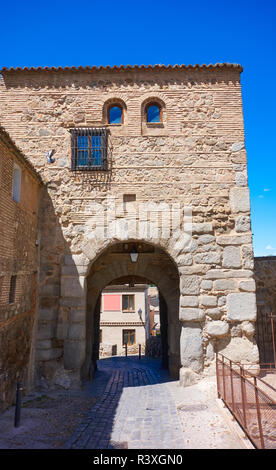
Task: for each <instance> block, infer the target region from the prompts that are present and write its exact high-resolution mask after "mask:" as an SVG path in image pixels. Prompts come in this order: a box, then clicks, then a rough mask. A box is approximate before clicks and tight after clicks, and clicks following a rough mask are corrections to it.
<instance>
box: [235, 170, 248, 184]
mask: <svg viewBox="0 0 276 470" xmlns="http://www.w3.org/2000/svg"><path fill="white" fill-rule="evenodd" d="M235 182H236V185H237V186H240V187H244V186H247V173H246V171H237V172H236V175H235Z"/></svg>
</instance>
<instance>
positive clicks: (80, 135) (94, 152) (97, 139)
mask: <svg viewBox="0 0 276 470" xmlns="http://www.w3.org/2000/svg"><path fill="white" fill-rule="evenodd" d="M107 132H108V131H107V129H106V128H75V129H71V148H72V162H71V169H72V170H80V171H90V170H106V169H107V147H108V138H107V137H108V134H107Z"/></svg>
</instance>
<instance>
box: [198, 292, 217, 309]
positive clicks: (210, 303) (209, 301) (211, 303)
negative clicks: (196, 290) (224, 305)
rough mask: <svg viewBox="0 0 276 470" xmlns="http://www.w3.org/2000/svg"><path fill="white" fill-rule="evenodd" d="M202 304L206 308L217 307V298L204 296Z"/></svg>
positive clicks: (201, 300) (201, 299)
mask: <svg viewBox="0 0 276 470" xmlns="http://www.w3.org/2000/svg"><path fill="white" fill-rule="evenodd" d="M200 303H201V305H203V306H204V307H216V305H217V298H216V296H214V295H202V296H201V297H200Z"/></svg>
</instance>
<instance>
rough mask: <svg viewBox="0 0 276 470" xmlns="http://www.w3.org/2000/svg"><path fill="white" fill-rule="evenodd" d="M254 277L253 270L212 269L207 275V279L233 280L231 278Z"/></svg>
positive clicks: (205, 276)
mask: <svg viewBox="0 0 276 470" xmlns="http://www.w3.org/2000/svg"><path fill="white" fill-rule="evenodd" d="M252 276H253V272H252V271H251V270H246V269H236V270H230V269H229V270H226V269H210V270H209V271H208V272H207V273H206V274H205V275H204V278H205V279H231V278H234V279H235V278H249V277H252Z"/></svg>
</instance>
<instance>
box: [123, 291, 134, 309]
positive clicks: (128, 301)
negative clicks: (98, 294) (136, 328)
mask: <svg viewBox="0 0 276 470" xmlns="http://www.w3.org/2000/svg"><path fill="white" fill-rule="evenodd" d="M122 310H123V311H126V312H134V310H135V298H134V294H131V295H123V296H122Z"/></svg>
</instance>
